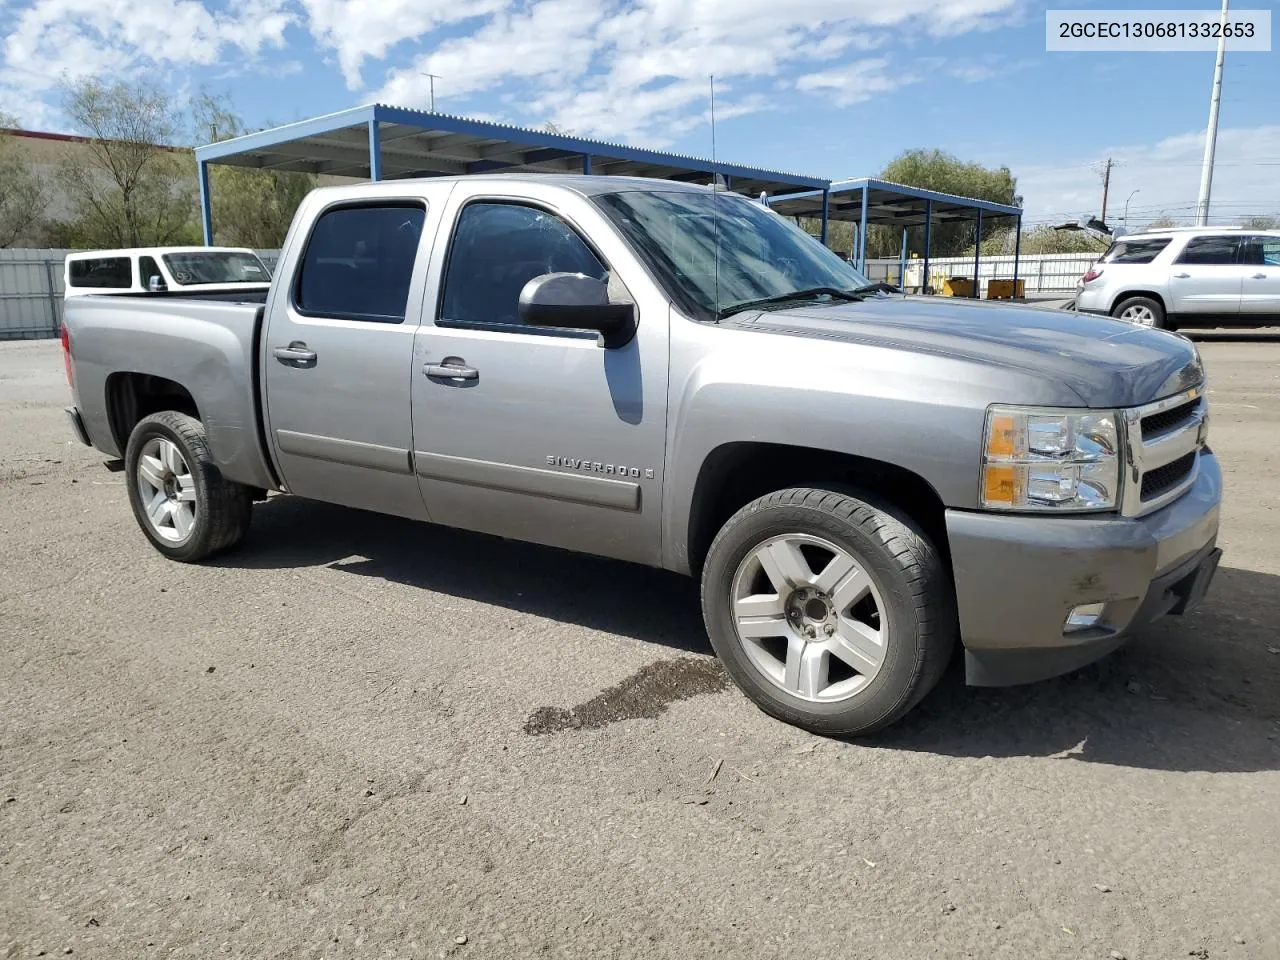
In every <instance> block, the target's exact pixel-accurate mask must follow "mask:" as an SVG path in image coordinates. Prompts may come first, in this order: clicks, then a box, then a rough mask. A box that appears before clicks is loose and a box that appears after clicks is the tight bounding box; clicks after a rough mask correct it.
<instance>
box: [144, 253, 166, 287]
mask: <svg viewBox="0 0 1280 960" xmlns="http://www.w3.org/2000/svg"><path fill="white" fill-rule="evenodd" d="M138 275H139V277H141V279H142V289H143V290H147V289H149V288H150V286H151V278H152V277H156V278H157V279H158V280H159V281H160V282H161V283H164V274H163V273H161V272H160V266H159V264H157V263H156V261H155V258H154V257H143V258H142V259H140V260H139V261H138Z"/></svg>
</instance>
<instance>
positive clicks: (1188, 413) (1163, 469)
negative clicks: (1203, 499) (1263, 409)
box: [1121, 387, 1208, 516]
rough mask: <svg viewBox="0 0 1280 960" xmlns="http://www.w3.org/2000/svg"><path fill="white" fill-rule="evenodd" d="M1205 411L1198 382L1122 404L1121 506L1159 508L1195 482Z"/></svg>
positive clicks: (1134, 511) (1130, 510) (1136, 510)
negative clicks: (1168, 394)
mask: <svg viewBox="0 0 1280 960" xmlns="http://www.w3.org/2000/svg"><path fill="white" fill-rule="evenodd" d="M1207 415H1208V409H1207V406H1206V403H1205V399H1204V395H1203V391H1202V390H1201V388H1200V387H1196V388H1195V389H1193V390H1187V391H1185V392H1183V393H1179V394H1177V395H1175V396H1172V397H1166V398H1165V399H1163V400H1157V401H1156V402H1155V403H1149V404H1146V405H1145V406H1142V407H1135V408H1132V409H1129V410H1124V411H1122V413H1121V420H1122V421H1123V423H1124V430H1125V485H1124V493H1123V495H1122V499H1121V512H1122V513H1123V514H1125V515H1126V516H1137V515H1139V514H1143V513H1150V512H1151V511H1153V510H1159V509H1160V508H1161V507H1163V506H1165V505H1166V504H1169V503H1172V502H1173V501H1174V500H1176V499H1177V498H1178V497H1180V496H1182V494H1184V493H1185V492H1186V491H1187V489H1188V488H1189V487H1190V486H1191V485H1192V484H1193V483H1195V480H1196V476H1197V474H1198V473H1199V465H1200V448H1201V442H1200V434H1201V430H1200V428H1201V425H1202V424H1203V423H1204V420H1205V417H1206V416H1207Z"/></svg>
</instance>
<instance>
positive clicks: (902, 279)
mask: <svg viewBox="0 0 1280 960" xmlns="http://www.w3.org/2000/svg"><path fill="white" fill-rule="evenodd" d="M898 286H899V287H900V288H901V289H902V292H903V293H906V292H907V228H906V227H903V228H902V252H901V253H900V254H898Z"/></svg>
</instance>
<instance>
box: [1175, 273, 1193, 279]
mask: <svg viewBox="0 0 1280 960" xmlns="http://www.w3.org/2000/svg"><path fill="white" fill-rule="evenodd" d="M1174 276H1175V277H1177V278H1178V279H1179V280H1186V279H1187V278H1188V277H1189V276H1191V274H1189V273H1175V274H1174Z"/></svg>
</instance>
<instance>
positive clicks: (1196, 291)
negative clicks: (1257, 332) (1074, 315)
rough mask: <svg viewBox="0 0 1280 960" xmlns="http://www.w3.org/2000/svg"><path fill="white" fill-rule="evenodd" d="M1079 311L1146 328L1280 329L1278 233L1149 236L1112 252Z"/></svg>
mask: <svg viewBox="0 0 1280 960" xmlns="http://www.w3.org/2000/svg"><path fill="white" fill-rule="evenodd" d="M1076 289H1077V292H1076V309H1077V310H1081V311H1084V312H1087V313H1105V314H1109V315H1110V316H1113V317H1118V318H1120V319H1121V320H1128V321H1131V322H1133V323H1140V324H1142V325H1144V326H1148V327H1165V328H1167V329H1170V330H1176V329H1177V328H1178V327H1180V326H1188V325H1191V324H1200V325H1209V326H1228V325H1232V324H1251V325H1269V324H1280V230H1243V229H1241V228H1239V227H1236V228H1230V227H1216V228H1214V227H1194V228H1182V229H1172V230H1153V231H1151V232H1150V233H1135V234H1130V235H1129V236H1125V237H1122V238H1121V239H1119V240H1116V241H1115V243H1113V244H1111V246H1110V248H1108V250H1107V252H1106V253H1104V254H1103V255H1102V258H1101V259H1100V260H1098V262H1097V263H1095V264H1094V265H1093V266H1092V267H1091V268H1090V269H1089V272H1088V273H1086V274H1085V275H1084V276H1083V277H1081V278H1080V283H1079V284H1078V286H1077V288H1076Z"/></svg>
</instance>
